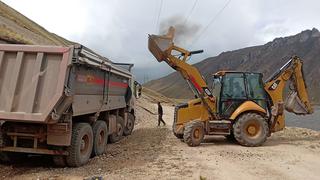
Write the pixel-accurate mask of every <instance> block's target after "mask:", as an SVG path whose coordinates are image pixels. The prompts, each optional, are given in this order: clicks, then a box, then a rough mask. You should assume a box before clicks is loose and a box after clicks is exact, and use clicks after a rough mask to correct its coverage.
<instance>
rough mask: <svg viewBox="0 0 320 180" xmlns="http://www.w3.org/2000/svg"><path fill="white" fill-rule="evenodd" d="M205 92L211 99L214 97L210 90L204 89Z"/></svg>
mask: <svg viewBox="0 0 320 180" xmlns="http://www.w3.org/2000/svg"><path fill="white" fill-rule="evenodd" d="M203 90H204V92H206V94H207V95H208V96H209V97H212V93H211V92H210V90H209V89H208V88H203Z"/></svg>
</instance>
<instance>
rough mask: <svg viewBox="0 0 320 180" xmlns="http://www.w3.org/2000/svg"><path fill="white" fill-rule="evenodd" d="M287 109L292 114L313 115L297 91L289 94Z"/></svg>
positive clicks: (286, 103)
mask: <svg viewBox="0 0 320 180" xmlns="http://www.w3.org/2000/svg"><path fill="white" fill-rule="evenodd" d="M285 109H286V110H287V111H288V112H292V113H295V114H297V115H305V114H311V113H312V112H309V111H308V109H307V107H306V106H305V105H304V104H303V103H302V102H301V100H300V98H299V96H298V94H297V92H295V91H292V92H290V93H289V95H288V97H287V99H286V102H285Z"/></svg>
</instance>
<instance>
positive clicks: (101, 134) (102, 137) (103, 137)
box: [98, 131, 106, 145]
mask: <svg viewBox="0 0 320 180" xmlns="http://www.w3.org/2000/svg"><path fill="white" fill-rule="evenodd" d="M105 137H106V136H105V133H104V131H100V133H99V141H98V144H99V145H102V144H104V143H105V142H106V139H105Z"/></svg>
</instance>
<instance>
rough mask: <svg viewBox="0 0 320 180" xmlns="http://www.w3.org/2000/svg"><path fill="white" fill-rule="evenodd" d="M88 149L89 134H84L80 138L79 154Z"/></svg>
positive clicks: (83, 153)
mask: <svg viewBox="0 0 320 180" xmlns="http://www.w3.org/2000/svg"><path fill="white" fill-rule="evenodd" d="M88 149H89V136H88V135H84V136H83V137H82V138H81V148H80V152H81V154H82V155H85V154H86V153H87V152H88Z"/></svg>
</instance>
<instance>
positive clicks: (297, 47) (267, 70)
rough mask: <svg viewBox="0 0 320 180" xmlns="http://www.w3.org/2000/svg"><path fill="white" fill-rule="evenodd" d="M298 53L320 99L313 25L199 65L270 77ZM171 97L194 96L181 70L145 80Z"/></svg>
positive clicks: (319, 56)
mask: <svg viewBox="0 0 320 180" xmlns="http://www.w3.org/2000/svg"><path fill="white" fill-rule="evenodd" d="M292 55H298V56H299V57H301V58H302V59H303V61H304V72H305V78H306V81H307V85H308V90H309V93H310V97H311V100H312V101H313V102H316V103H319V102H320V93H319V92H320V83H319V80H320V79H319V78H320V32H319V31H318V30H317V29H315V28H313V29H312V30H305V31H303V32H301V33H299V34H296V35H294V36H289V37H285V38H276V39H274V40H273V41H272V42H269V43H267V44H265V45H261V46H254V47H248V48H244V49H239V50H235V51H229V52H223V53H221V54H220V55H218V56H216V57H210V58H207V59H205V60H203V61H201V62H199V63H196V64H195V66H196V67H197V68H198V69H199V71H200V72H201V74H202V75H203V76H204V77H208V75H210V74H212V73H214V72H216V71H218V70H239V71H253V72H261V73H263V74H264V78H265V79H266V78H267V77H268V76H270V75H271V74H272V73H273V72H274V71H276V70H277V69H279V68H280V67H281V66H282V65H283V64H285V62H286V61H287V60H288V58H289V57H291V56H292ZM145 86H146V87H148V88H150V89H153V90H156V91H158V92H160V93H161V94H164V95H165V96H167V97H172V98H187V97H192V92H191V91H190V90H189V88H188V86H187V84H186V82H185V81H184V80H183V79H182V77H181V76H180V74H178V73H177V72H175V73H172V74H169V75H167V76H165V77H162V78H160V79H157V80H152V81H150V82H148V83H146V84H145Z"/></svg>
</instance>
